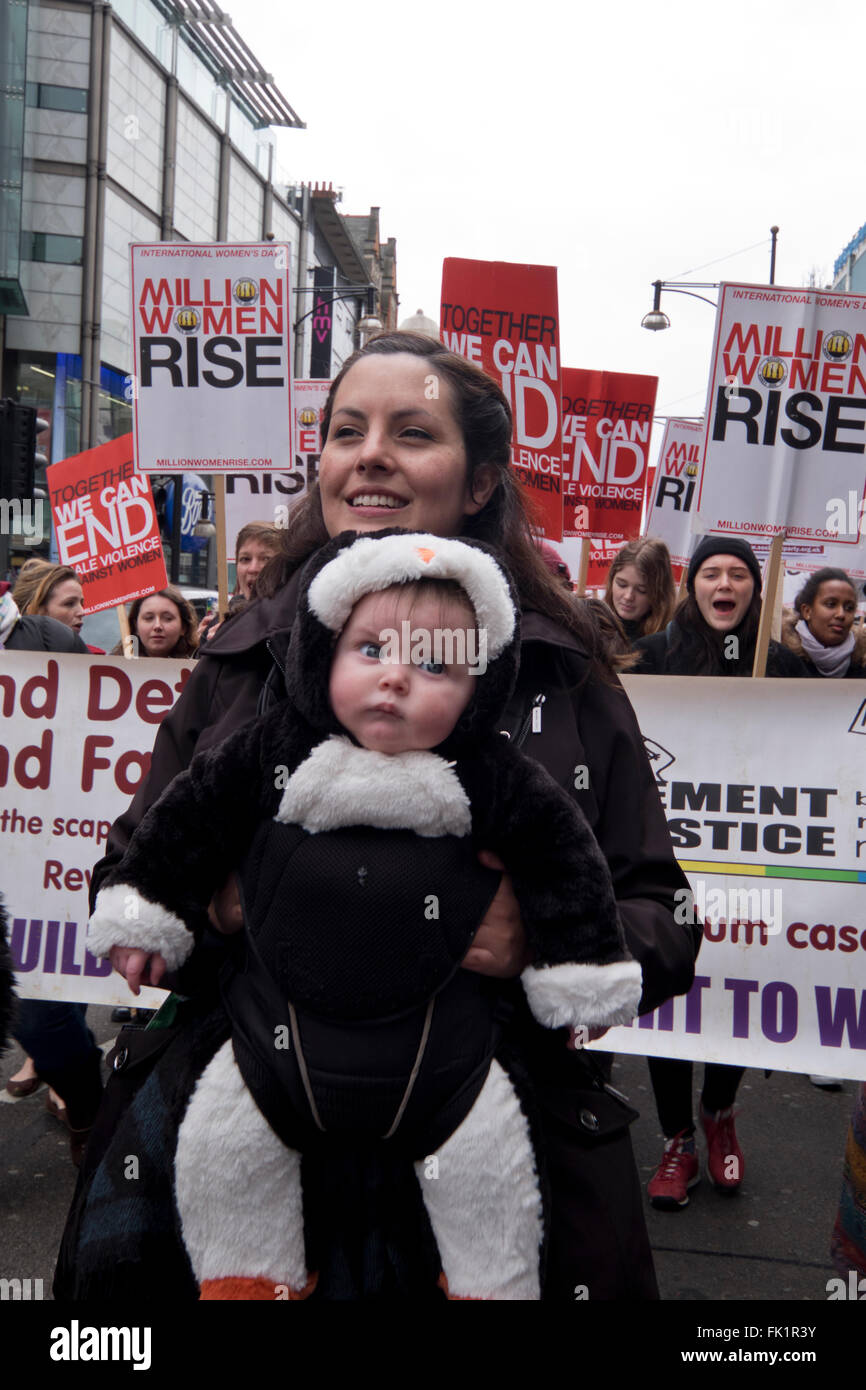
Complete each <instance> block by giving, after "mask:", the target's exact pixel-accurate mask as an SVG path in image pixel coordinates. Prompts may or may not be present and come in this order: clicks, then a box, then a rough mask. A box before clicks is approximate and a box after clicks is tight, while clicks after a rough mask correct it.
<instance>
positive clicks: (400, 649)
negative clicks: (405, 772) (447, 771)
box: [329, 589, 477, 753]
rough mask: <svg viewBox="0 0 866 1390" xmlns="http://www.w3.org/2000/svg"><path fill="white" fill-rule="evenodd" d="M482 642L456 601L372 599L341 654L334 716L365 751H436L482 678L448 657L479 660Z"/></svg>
mask: <svg viewBox="0 0 866 1390" xmlns="http://www.w3.org/2000/svg"><path fill="white" fill-rule="evenodd" d="M404 623H405V624H406V626H405V627H404ZM449 634H450V638H449ZM461 634H462V640H461ZM475 637H476V633H475V627H474V620H473V618H472V617H471V616H470V613H469V611H468V609H467V608H466V607H464V605H463V604H461V603H460V602H459V601H457V600H456V599H455V598H453V597H451V596H443V597H442V598H441V599H432V598H431V599H427V598H419V599H416V600H415V601H414V602H413V601H412V598H411V594H402V595H401V594H400V593H399V591H396V592H395V591H394V590H390V589H386V590H385V591H384V592H382V593H377V594H367V595H366V596H365V597H364V598H362V599H361V600H360V602H359V603H357V604H356V605H355V608H354V609H353V610H352V614H351V616H350V618H349V621H348V622H347V624H346V626H345V627H344V628H343V631H342V632H341V633H340V636H339V639H338V641H337V646H336V649H335V651H334V659H333V663H332V665H331V683H330V691H329V693H330V700H331V708H332V709H333V711H334V714H335V715H336V717H337V719H338V720H339V721H340V723H341V724H342V726H343V728H344V729H347V730H348V731H349V733H350V734H353V735H354V736H355V738H356V739H357V740H358V742H359V743H360V744H361V746H362V747H363V748H371V749H374V750H376V751H377V752H380V753H407V752H410V751H412V750H421V749H428V748H435V747H436V746H437V744H439V743H441V742H442V740H443V739H445V738H447V736H448V735H449V734H450V733H451V730H452V729H453V728H454V725H455V724H456V723H457V720H458V719H459V718H460V715H461V714H462V713H463V711H464V709H465V708H466V706H467V705H468V703H469V701H470V699H471V698H472V694H473V691H474V681H475V679H476V677H475V676H473V674H472V668H471V667H470V666H469V665H468V664H467V662H466V661H465V660H463V661H457V660H454V661H452V660H447V659H443V658H447V657H449V656H451V655H452V654H453V655H457V656H460V655H464V656H465V655H466V654H467V653H468V654H470V655H471V653H472V651H473V650H474V649H475V648H474V639H475ZM437 658H438V659H437ZM476 669H477V668H476Z"/></svg>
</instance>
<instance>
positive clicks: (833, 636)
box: [800, 579, 857, 647]
mask: <svg viewBox="0 0 866 1390" xmlns="http://www.w3.org/2000/svg"><path fill="white" fill-rule="evenodd" d="M800 615H801V617H802V618H803V620H804V622H805V623H806V624H807V626H808V628H809V631H810V632H811V634H812V636H813V637H817V639H818V641H819V642H823V644H824V646H825V647H838V646H839V645H840V644H841V643H842V642H844V641H845V638H846V637H847V636H848V633H849V632H850V631H851V627H852V625H853V623H854V619H855V618H856V617H857V595H856V594H855V593H854V590H853V588H852V586H851V585H850V584H846V583H845V582H844V580H842V579H825V580H824V583H823V584H820V585H819V586H818V592H817V594H816V595H815V598H814V600H813V602H812V603H804V604H803V607H802V608H801V609H800Z"/></svg>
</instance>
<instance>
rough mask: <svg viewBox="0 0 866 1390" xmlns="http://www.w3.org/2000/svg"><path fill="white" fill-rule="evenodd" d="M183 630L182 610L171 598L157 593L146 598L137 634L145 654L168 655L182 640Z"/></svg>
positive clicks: (136, 628)
mask: <svg viewBox="0 0 866 1390" xmlns="http://www.w3.org/2000/svg"><path fill="white" fill-rule="evenodd" d="M182 631H183V622H182V621H181V616H180V612H179V611H178V607H177V604H175V603H172V601H171V599H170V598H161V597H160V596H159V595H158V594H155V595H154V596H153V597H152V598H146V599H145V600H144V603H143V604H142V605H141V607H140V608H139V610H138V621H137V622H136V624H135V634H136V636H137V638H138V640H139V642H140V643H141V645H142V647H143V648H144V654H145V656H168V654H169V652H171V651H174V648H175V647H176V646H177V643H178V642H179V641H180V636H181V633H182Z"/></svg>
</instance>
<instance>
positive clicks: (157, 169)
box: [0, 0, 396, 482]
mask: <svg viewBox="0 0 866 1390" xmlns="http://www.w3.org/2000/svg"><path fill="white" fill-rule="evenodd" d="M0 19H2V24H0V28H2V29H5V33H4V34H2V35H0V37H2V38H3V39H5V42H4V43H2V44H0V48H2V50H3V54H2V59H0V61H2V62H3V63H5V68H4V70H3V82H4V88H5V95H4V102H5V114H4V116H3V117H2V118H0V119H2V121H3V138H2V139H0V159H2V161H3V168H2V170H0V174H2V179H3V186H4V190H5V201H4V204H3V220H2V225H0V255H2V259H3V263H2V265H0V346H2V387H0V394H2V395H3V396H6V397H11V398H13V399H15V400H19V401H21V402H23V403H26V404H29V405H33V406H35V407H36V408H37V410H38V412H39V415H40V417H41V418H42V419H43V420H45V421H46V423H47V425H48V426H49V428H48V430H46V431H44V432H43V433H42V435H41V438H40V442H39V443H40V449H41V450H42V451H43V452H44V453H45V454H46V455H47V459H48V461H49V462H52V463H53V462H57V461H58V460H60V459H63V458H67V457H69V456H70V455H72V454H75V453H78V452H80V451H81V450H83V449H87V448H91V447H93V446H95V445H98V444H101V443H104V442H105V441H107V440H109V439H113V438H116V437H117V436H118V435H121V434H124V433H126V432H127V431H128V430H129V429H130V428H131V420H132V411H131V394H132V393H131V387H130V382H129V376H130V374H131V372H132V370H133V364H132V358H131V326H130V256H129V245H130V243H131V242H147V241H259V240H264V239H267V240H276V241H279V242H287V243H288V245H289V246H290V248H291V257H292V262H291V263H292V273H293V284H294V285H295V286H296V294H295V303H296V311H295V321H296V322H298V321H299V320H300V322H299V323H298V329H297V343H296V348H297V350H296V358H295V375H296V376H306V375H310V374H311V357H312V354H313V350H314V348H313V345H314V342H315V340H316V337H317V334H316V333H314V332H313V331H312V323H311V319H312V318H313V315H312V314H311V313H310V312H309V311H310V310H313V309H314V306H315V303H316V290H317V287H319V289H320V290H321V286H322V285H324V286H325V287H326V289H327V287H328V286H330V289H331V292H330V294H327V293H326V294H325V296H324V298H325V302H326V303H327V304H328V305H329V306H330V311H331V316H332V326H331V334H330V342H329V349H330V352H329V355H328V356H327V357H323V352H322V347H321V343H320V344H319V348H318V352H317V354H316V361H317V366H318V370H317V371H316V372H315V373H314V374H316V375H322V376H329V375H332V374H333V372H334V371H335V370H337V369H338V368H339V366H340V365H341V363H342V361H343V360H345V358H346V356H348V354H349V353H350V352H351V351H352V350H353V347H354V346H355V344H356V342H357V337H358V323H359V320H361V319H362V318H363V317H364V316H365V315H369V309H370V301H369V298H368V291H369V290H371V289H373V290H375V291H376V292H377V294H378V292H379V291H380V290H381V291H382V292H383V293H384V294H385V295H386V296H388V303H389V304H390V303H391V301H392V300H393V304H394V311H393V318H394V322H395V323H396V286H395V278H396V273H395V262H396V253H395V250H394V242H393V239H392V240H391V241H390V242H388V243H387V245H386V246H385V247H384V248H382V247H381V245H380V244H379V241H378V209H371V212H370V215H369V218H360V219H346V218H343V217H342V216H341V215H340V213H339V212H338V211H337V209H336V201H337V199H338V196H339V195H338V194H335V193H334V192H333V190H330V189H329V190H327V191H325V190H324V189H322V190H321V192H320V191H319V190H318V187H317V188H316V189H315V190H313V189H311V188H309V187H301V186H298V185H297V184H293V183H292V181H291V180H290V178H289V177H288V176H287V175H285V174H283V173H282V172H281V171H280V169H279V165H278V161H277V155H276V147H275V137H274V131H273V128H274V127H276V126H281V125H282V126H286V127H290V128H291V127H294V128H298V127H301V126H302V125H303V122H302V121H301V119H300V118H299V116H298V115H297V114H296V112H295V111H294V110H293V109H292V107H291V106H290V104H289V102H288V101H287V100H286V98H285V97H284V96H283V95H282V93H281V92H280V91H279V89H278V88H277V87H276V86H275V84H274V82H273V79H272V78H271V77H270V76H269V75H268V74H267V73H266V72H265V71H264V69H263V68H262V66H261V64H260V63H259V62H258V60H257V58H256V57H255V55H254V54H253V53H252V52H251V51H250V50H249V48H247V46H246V44H245V43H244V42H243V39H242V38H241V37H240V35H239V34H238V33H237V32H236V31H235V29H234V28H233V26H232V24H231V21H230V20H229V19H228V17H227V16H225V15H224V14H222V13H221V11H220V10H219V9H217V8H216V6H215V5H214V4H213V3H212V0H184V3H175V0H113V3H112V4H111V5H108V4H106V3H104V0H40V2H39V3H37V0H29V3H27V0H0ZM320 212H321V218H320V216H319V213H320ZM370 218H375V227H376V233H375V238H374V243H375V244H374V247H373V249H372V250H370V249H368V248H367V247H366V244H365V246H364V248H363V249H359V247H358V245H357V244H356V242H355V240H354V237H353V235H352V234H350V231H348V230H346V225H347V224H349V223H354V222H368V221H369V219H370ZM341 227H342V228H343V232H342V236H341V235H340V234H339V231H338V229H339V228H341ZM347 287H351V290H348V289H347ZM337 296H341V297H339V298H337ZM321 297H322V295H321V293H320V294H319V298H321ZM320 317H321V315H320ZM380 317H381V314H380ZM383 321H384V320H383ZM318 336H319V337H321V334H320V333H319V334H318ZM323 368H324V369H323ZM38 481H39V480H38V479H37V482H38Z"/></svg>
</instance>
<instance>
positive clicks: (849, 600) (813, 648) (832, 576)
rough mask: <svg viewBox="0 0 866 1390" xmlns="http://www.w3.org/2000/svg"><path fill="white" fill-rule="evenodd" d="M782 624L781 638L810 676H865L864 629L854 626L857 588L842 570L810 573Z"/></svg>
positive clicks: (823, 570) (865, 648)
mask: <svg viewBox="0 0 866 1390" xmlns="http://www.w3.org/2000/svg"><path fill="white" fill-rule="evenodd" d="M794 608H795V612H794V613H793V614H790V615H789V616H788V617H787V619H786V620H785V622H784V624H783V630H782V641H783V642H784V643H785V645H786V646H788V647H790V648H791V650H792V651H793V652H796V653H797V655H798V656H799V657H800V658H801V659H802V660H803V662H804V663H805V666H806V669H807V671H808V672H809V675H810V676H830V677H831V678H836V679H838V678H840V677H852V676H853V677H864V676H866V630H864V627H863V625H862V624H861V625H860V626H859V627H858V628H855V627H854V621H855V619H856V617H857V591H856V589H855V587H854V584H853V582H852V580H850V579H849V578H848V575H847V574H846V573H845V571H844V570H839V569H821V570H816V571H815V573H814V574H811V575H810V576H809V578H808V580H807V581H806V583H805V584H804V585H803V588H802V589H801V590H800V592H799V594H798V595H797V597H796V599H795V600H794Z"/></svg>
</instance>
